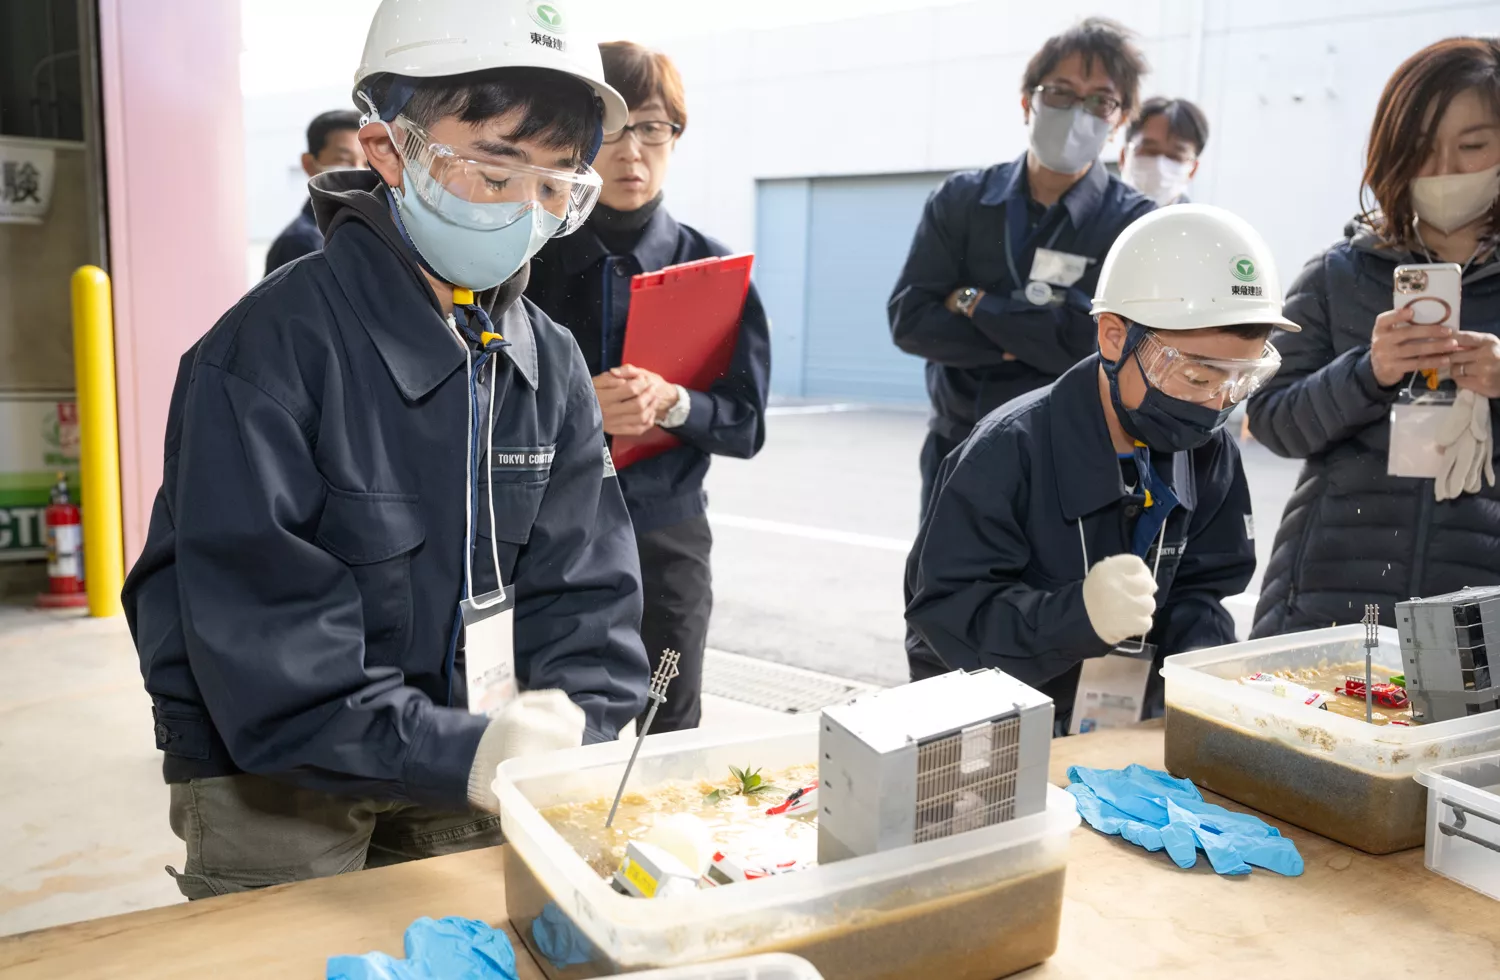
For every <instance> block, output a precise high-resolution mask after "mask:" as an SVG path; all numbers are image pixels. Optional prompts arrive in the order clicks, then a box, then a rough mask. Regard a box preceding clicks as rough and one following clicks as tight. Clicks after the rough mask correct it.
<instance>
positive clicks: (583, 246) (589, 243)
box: [557, 207, 680, 277]
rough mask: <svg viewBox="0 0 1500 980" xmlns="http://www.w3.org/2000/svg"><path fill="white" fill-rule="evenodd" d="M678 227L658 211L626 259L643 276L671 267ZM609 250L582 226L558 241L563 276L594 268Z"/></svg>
mask: <svg viewBox="0 0 1500 980" xmlns="http://www.w3.org/2000/svg"><path fill="white" fill-rule="evenodd" d="M679 229H680V226H679V225H678V224H677V219H676V218H673V217H672V215H671V214H670V213H668V211H667V209H666V208H665V207H658V208H657V209H656V213H655V214H653V215H652V216H651V220H650V221H648V222H647V223H646V227H645V229H644V230H643V231H642V232H641V239H640V241H638V242H636V243H635V248H633V249H631V250H630V252H629V255H630V256H631V258H633V259H635V261H636V262H637V263H638V264H639V265H640V268H641V271H643V272H654V271H656V270H657V269H662V268H665V267H666V266H669V265H671V264H672V261H673V260H674V259H675V258H676V257H677V238H678V232H679ZM609 255H610V253H609V249H607V248H605V247H604V243H603V242H601V241H600V240H599V236H598V235H596V234H594V230H593V229H592V228H590V227H589V226H588V225H587V224H585V225H584V226H583V227H582V228H580V229H578V230H577V231H576V232H574V233H573V234H571V235H569V236H568V237H566V238H560V239H558V241H557V256H558V261H559V262H560V263H561V266H562V272H563V275H564V276H568V277H572V276H576V275H578V274H579V273H580V272H583V271H584V270H585V269H590V268H593V266H594V265H595V264H597V263H598V262H600V261H602V260H603V259H606V258H609Z"/></svg>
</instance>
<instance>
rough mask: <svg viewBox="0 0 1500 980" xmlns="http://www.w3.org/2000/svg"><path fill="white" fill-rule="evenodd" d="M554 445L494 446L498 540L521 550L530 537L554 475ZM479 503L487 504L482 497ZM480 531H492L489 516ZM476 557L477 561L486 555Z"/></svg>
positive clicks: (492, 473) (492, 470)
mask: <svg viewBox="0 0 1500 980" xmlns="http://www.w3.org/2000/svg"><path fill="white" fill-rule="evenodd" d="M555 451H556V447H554V446H521V447H510V446H495V447H494V448H493V449H492V450H491V456H490V492H491V494H492V495H493V497H494V501H495V534H494V537H495V540H496V541H499V542H503V543H505V544H512V545H515V546H516V547H517V548H518V549H519V548H520V547H521V546H522V545H524V544H526V543H527V542H529V541H530V540H531V533H532V530H533V528H535V526H536V519H537V514H538V513H539V512H540V511H541V509H542V498H543V497H545V496H546V495H547V486H548V484H549V483H550V481H551V477H552V458H553V455H554V453H555ZM480 506H481V507H482V506H484V501H483V499H481V500H480ZM479 533H480V535H481V536H488V534H489V515H488V514H485V515H483V517H481V519H480V524H479ZM483 557H484V556H483V555H480V556H477V557H476V561H478V560H479V559H480V558H483Z"/></svg>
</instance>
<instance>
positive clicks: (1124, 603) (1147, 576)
mask: <svg viewBox="0 0 1500 980" xmlns="http://www.w3.org/2000/svg"><path fill="white" fill-rule="evenodd" d="M1155 596H1156V578H1155V577H1154V576H1153V575H1152V574H1151V569H1149V568H1147V567H1146V563H1145V562H1143V561H1141V559H1140V558H1138V557H1137V556H1135V555H1114V556H1112V557H1110V558H1106V559H1104V560H1103V561H1101V562H1100V563H1099V564H1097V565H1095V566H1094V567H1093V568H1092V569H1090V570H1089V574H1088V576H1087V577H1086V578H1085V579H1084V580H1083V608H1084V609H1085V610H1086V611H1087V612H1088V614H1089V625H1090V626H1092V627H1094V632H1095V633H1098V634H1099V639H1101V640H1103V641H1104V642H1105V643H1108V644H1109V645H1110V646H1115V645H1117V644H1120V643H1123V642H1125V641H1126V640H1128V639H1130V638H1131V637H1132V636H1145V635H1146V634H1147V633H1149V632H1151V617H1152V616H1154V615H1155V614H1156V599H1155Z"/></svg>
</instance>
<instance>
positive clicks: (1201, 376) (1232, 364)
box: [1135, 331, 1281, 405]
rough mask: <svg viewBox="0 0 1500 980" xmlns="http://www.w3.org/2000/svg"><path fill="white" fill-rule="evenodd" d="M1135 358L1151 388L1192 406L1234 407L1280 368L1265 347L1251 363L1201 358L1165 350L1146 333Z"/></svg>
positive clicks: (1278, 359) (1272, 350)
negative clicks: (1190, 403) (1214, 405)
mask: <svg viewBox="0 0 1500 980" xmlns="http://www.w3.org/2000/svg"><path fill="white" fill-rule="evenodd" d="M1135 356H1136V359H1137V362H1138V363H1139V364H1140V366H1141V372H1142V373H1143V374H1145V376H1146V380H1147V381H1149V382H1151V385H1152V387H1154V388H1156V389H1157V390H1158V391H1160V392H1161V393H1162V394H1164V395H1167V396H1169V397H1172V398H1178V399H1181V400H1182V401H1185V402H1192V403H1193V404H1195V405H1211V404H1218V405H1238V404H1239V403H1240V402H1242V401H1244V400H1245V399H1247V398H1249V397H1250V396H1251V395H1253V394H1255V392H1256V391H1257V390H1259V388H1260V386H1261V385H1263V384H1265V383H1266V382H1267V381H1269V380H1270V379H1271V377H1272V376H1273V375H1274V374H1275V373H1276V371H1277V369H1279V368H1280V367H1281V355H1280V354H1278V353H1276V348H1275V347H1272V346H1271V345H1270V344H1269V343H1267V344H1266V346H1265V350H1264V352H1263V353H1262V354H1261V356H1260V357H1258V358H1256V359H1254V360H1240V359H1236V358H1217V357H1204V356H1203V355H1201V354H1189V353H1187V352H1185V351H1180V350H1178V349H1177V348H1175V347H1169V346H1167V345H1166V344H1164V343H1162V341H1161V338H1160V337H1158V336H1157V335H1156V334H1155V333H1154V332H1150V331H1147V333H1146V335H1145V336H1144V337H1142V338H1141V342H1140V343H1139V344H1137V345H1136V348H1135Z"/></svg>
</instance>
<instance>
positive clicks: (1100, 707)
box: [1068, 452, 1187, 735]
mask: <svg viewBox="0 0 1500 980" xmlns="http://www.w3.org/2000/svg"><path fill="white" fill-rule="evenodd" d="M1137 464H1138V468H1139V470H1140V473H1141V482H1142V484H1143V485H1144V484H1145V483H1146V481H1147V479H1148V476H1149V474H1151V473H1154V471H1153V470H1150V469H1149V467H1150V465H1151V462H1150V454H1149V452H1138V453H1137ZM1157 494H1158V496H1160V497H1165V498H1167V499H1165V500H1161V499H1158V500H1157V501H1156V506H1158V507H1161V508H1163V511H1162V518H1161V528H1160V530H1159V531H1158V532H1157V534H1156V549H1155V557H1154V560H1153V563H1152V568H1151V575H1152V577H1153V578H1154V577H1156V576H1157V575H1158V574H1159V573H1160V572H1161V558H1162V552H1163V551H1165V550H1166V541H1167V518H1168V517H1170V516H1171V512H1172V508H1173V507H1175V506H1176V505H1177V500H1176V497H1175V495H1171V489H1170V488H1169V487H1166V486H1165V485H1164V484H1161V485H1158V487H1157ZM1148 540H1149V539H1148ZM1078 544H1079V546H1080V547H1081V548H1082V549H1083V573H1084V575H1085V576H1086V575H1088V572H1089V548H1088V541H1087V539H1086V538H1085V537H1084V534H1083V518H1079V519H1078ZM1186 545H1187V541H1186V539H1184V540H1183V543H1182V544H1181V545H1179V546H1178V548H1177V557H1179V558H1180V557H1181V554H1182V551H1183V549H1184V548H1185V547H1186ZM1136 553H1137V554H1138V553H1139V551H1137V552H1136ZM1148 553H1149V552H1148ZM1155 660H1156V645H1155V644H1154V643H1147V642H1146V638H1145V637H1144V636H1141V637H1135V638H1132V639H1129V640H1126V641H1125V642H1123V643H1121V644H1119V645H1117V646H1116V647H1115V648H1114V649H1113V650H1111V651H1110V652H1109V653H1107V654H1105V655H1104V656H1102V657H1093V658H1090V659H1088V660H1085V661H1084V662H1083V669H1082V671H1081V672H1080V673H1079V675H1078V688H1077V691H1076V692H1075V693H1074V695H1073V713H1072V717H1071V718H1070V719H1069V721H1068V734H1069V735H1083V734H1087V733H1088V732H1091V731H1094V730H1095V729H1099V728H1123V727H1125V726H1126V725H1134V724H1136V723H1137V722H1139V721H1140V720H1141V716H1142V715H1143V714H1144V713H1145V710H1146V685H1147V684H1148V683H1149V682H1150V680H1151V665H1152V664H1153V663H1154V662H1155Z"/></svg>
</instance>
